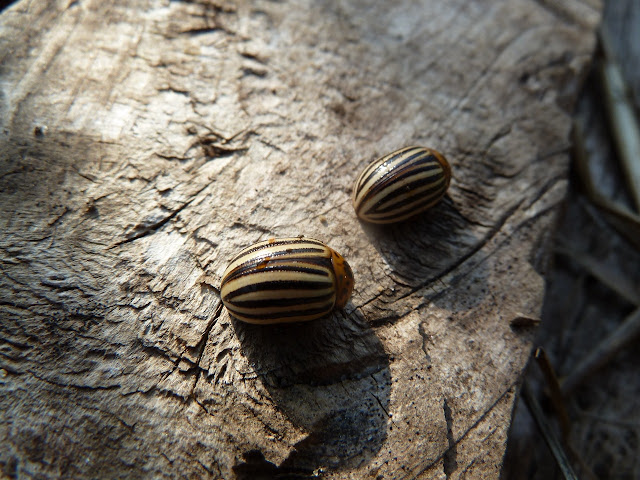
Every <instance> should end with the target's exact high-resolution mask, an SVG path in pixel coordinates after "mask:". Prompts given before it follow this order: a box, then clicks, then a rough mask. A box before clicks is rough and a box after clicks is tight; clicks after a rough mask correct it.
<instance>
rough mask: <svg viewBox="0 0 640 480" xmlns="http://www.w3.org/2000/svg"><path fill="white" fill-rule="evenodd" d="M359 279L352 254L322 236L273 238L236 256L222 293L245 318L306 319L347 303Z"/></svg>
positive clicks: (240, 317)
mask: <svg viewBox="0 0 640 480" xmlns="http://www.w3.org/2000/svg"><path fill="white" fill-rule="evenodd" d="M353 284H354V280H353V272H352V271H351V267H349V264H348V263H347V262H346V260H345V259H344V258H343V257H342V255H340V254H339V253H338V252H336V251H335V250H333V249H332V248H329V247H327V246H326V245H325V244H324V243H322V242H320V241H319V240H314V239H311V238H303V237H294V238H280V239H275V238H272V239H269V240H266V241H263V242H259V243H256V244H255V245H252V246H250V247H248V248H245V249H244V250H242V251H241V252H240V253H239V254H238V255H237V256H236V257H235V258H233V260H231V263H230V264H229V266H228V267H227V269H226V270H225V272H224V274H223V275H222V283H221V286H220V296H221V297H222V303H224V305H225V307H227V310H229V313H230V314H231V315H232V316H233V317H234V318H237V319H238V320H241V321H243V322H247V323H257V324H271V323H285V322H302V321H307V320H314V319H316V318H320V317H324V316H326V315H328V314H329V313H330V312H331V311H332V310H333V309H334V308H336V307H337V308H343V307H344V306H345V305H346V303H347V300H349V297H350V296H351V292H352V291H353Z"/></svg>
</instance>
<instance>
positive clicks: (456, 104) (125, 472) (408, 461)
mask: <svg viewBox="0 0 640 480" xmlns="http://www.w3.org/2000/svg"><path fill="white" fill-rule="evenodd" d="M554 3H558V5H561V7H557V6H553V7H552V6H550V5H551V2H545V1H538V2H531V1H525V0H516V1H513V2H509V3H508V4H507V3H506V2H499V1H494V0H477V1H474V2H468V1H466V0H455V1H451V2H446V3H445V2H435V1H429V0H424V1H420V2H418V1H408V0H407V1H402V2H394V3H393V5H390V4H386V3H382V2H381V3H377V4H372V3H370V2H364V1H358V0H355V1H351V2H275V1H257V2H237V3H228V4H227V3H217V2H211V1H207V0H200V1H195V2H187V1H170V2H167V1H143V0H135V1H127V2H125V1H117V2H108V3H107V2H98V1H96V0H87V1H83V0H80V1H66V0H65V1H63V0H60V1H56V2H45V1H38V0H33V1H26V0H25V1H20V2H17V3H15V4H14V5H12V6H11V7H9V8H8V9H7V10H5V11H4V12H3V13H2V15H1V16H0V55H1V56H2V58H1V61H0V64H1V65H2V67H0V68H1V70H0V72H1V75H2V83H1V86H2V97H1V100H2V102H1V103H0V108H1V109H2V115H1V122H2V131H1V135H2V144H1V145H0V149H1V150H0V152H1V153H0V155H1V158H2V161H1V163H0V190H1V191H2V195H1V196H0V209H1V212H2V213H1V215H0V222H1V223H0V231H1V232H2V234H1V236H0V252H1V254H2V267H1V268H2V275H1V276H0V299H1V302H0V312H1V313H0V315H1V318H2V322H1V323H0V328H1V329H2V334H1V335H0V338H1V340H0V342H1V343H0V345H1V350H0V353H1V355H0V362H1V368H2V370H0V373H1V374H2V375H1V379H2V382H1V383H0V385H1V387H2V393H3V395H0V410H1V411H3V412H5V413H3V417H2V418H3V421H2V422H0V438H2V441H3V444H4V445H5V448H3V449H2V451H1V452H0V462H2V468H3V473H4V475H6V476H8V477H23V476H24V477H28V476H41V477H42V478H49V477H60V476H62V477H73V478H91V477H103V478H105V477H109V478H116V477H126V478H132V477H154V478H156V477H157V478H159V477H189V478H191V477H194V478H202V477H204V478H206V477H209V478H234V477H237V478H271V477H272V476H273V475H274V474H276V473H284V472H288V473H295V474H298V475H306V476H308V477H316V476H322V477H323V478H353V479H360V478H372V479H374V478H375V479H382V478H384V479H389V478H436V477H437V478H443V477H446V478H463V477H464V478H491V477H497V476H498V474H499V471H500V465H501V461H502V456H503V453H504V446H505V441H506V434H507V431H508V427H509V422H510V416H511V409H512V406H513V401H514V396H515V391H516V386H517V384H518V380H519V377H520V374H521V372H522V369H523V367H524V365H525V362H526V360H527V356H528V353H529V351H530V348H531V341H532V338H533V334H534V331H533V329H528V328H512V327H511V326H510V320H511V319H513V318H515V317H519V316H522V315H525V316H533V317H536V316H538V315H539V310H540V306H541V302H542V296H543V289H544V284H543V277H542V276H541V274H543V273H544V268H545V262H546V259H547V253H548V240H549V237H550V235H551V234H552V228H553V225H554V222H555V218H556V214H557V211H558V206H559V204H560V203H561V202H562V200H563V198H564V195H565V189H566V172H567V162H568V154H567V151H568V141H567V138H568V132H569V127H570V117H569V112H570V109H571V107H572V105H573V103H574V100H575V95H576V87H577V86H578V85H579V83H580V81H581V77H582V75H583V73H584V72H585V68H586V66H587V65H588V62H589V59H590V55H591V51H592V48H593V44H594V41H593V40H594V38H593V29H594V27H595V25H596V24H597V22H598V20H599V15H600V12H599V5H597V4H596V5H591V3H593V2H586V1H579V0H567V1H564V2H554ZM407 144H418V145H426V146H431V147H433V148H436V149H438V150H440V151H442V152H443V154H445V155H446V156H447V158H448V159H449V161H450V163H451V166H452V169H453V172H454V178H453V181H452V185H451V187H450V190H449V193H448V196H447V198H446V199H445V200H444V201H443V202H441V203H440V204H439V205H438V206H437V207H436V208H434V209H433V210H431V211H430V212H429V213H427V214H425V215H423V216H421V217H419V218H418V219H416V220H415V221H411V222H407V223H404V224H402V225H400V226H396V227H392V228H381V227H372V226H368V225H364V224H361V223H360V222H359V221H358V220H357V219H356V216H355V214H354V212H353V210H352V207H351V202H350V195H351V188H352V183H353V181H354V180H355V178H356V177H357V173H358V172H359V170H360V169H361V168H363V167H364V166H365V165H366V164H367V163H368V162H370V161H371V160H372V159H374V158H376V157H377V156H380V155H382V154H385V153H387V152H389V151H392V150H394V149H396V148H400V147H402V146H404V145H407ZM296 235H308V236H312V237H315V238H318V239H320V240H322V241H324V242H325V243H327V244H328V245H329V246H331V247H332V248H334V249H336V250H337V251H339V252H340V253H342V254H343V255H344V256H345V258H346V259H347V260H348V262H349V263H350V265H351V267H352V268H353V270H354V274H355V276H356V286H355V291H354V296H353V299H352V302H351V303H350V304H348V306H347V308H346V309H345V312H344V313H337V314H335V315H334V316H333V317H331V318H329V319H327V320H325V321H318V322H311V323H309V324H307V325H291V326H278V327H274V328H269V329H265V328H261V327H259V326H250V325H241V324H239V323H237V322H234V321H231V320H230V318H229V316H228V314H227V312H226V311H225V310H224V309H223V308H222V307H221V303H220V298H219V292H218V288H219V281H220V275H221V274H222V272H223V271H224V268H225V267H226V265H227V262H228V260H229V259H230V258H231V257H232V256H233V255H234V254H235V253H237V252H238V251H239V250H240V249H241V248H243V247H245V246H247V245H249V244H251V243H254V242H257V241H259V240H263V239H266V238H268V237H270V236H296Z"/></svg>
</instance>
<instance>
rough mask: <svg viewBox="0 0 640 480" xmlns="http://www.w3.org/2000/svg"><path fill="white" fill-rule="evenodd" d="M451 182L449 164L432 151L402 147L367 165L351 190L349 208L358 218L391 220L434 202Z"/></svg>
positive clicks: (406, 215) (419, 210)
mask: <svg viewBox="0 0 640 480" xmlns="http://www.w3.org/2000/svg"><path fill="white" fill-rule="evenodd" d="M450 181H451V167H450V166H449V162H447V159H446V158H445V157H444V156H443V155H442V154H440V153H439V152H437V151H436V150H433V149H429V148H425V147H405V148H401V149H400V150H396V151H395V152H391V153H389V154H388V155H385V156H383V157H381V158H379V159H377V160H375V161H374V162H372V163H371V164H369V165H368V166H367V167H366V168H365V169H364V171H363V172H362V173H361V174H360V176H359V177H358V180H357V181H356V183H355V187H354V189H353V207H354V208H355V210H356V214H357V215H358V217H359V218H361V219H362V220H365V221H367V222H372V223H393V222H400V221H403V220H406V219H408V218H410V217H412V216H414V215H417V214H419V213H421V212H423V211H425V210H427V209H428V208H431V207H432V206H433V205H435V204H436V203H437V202H438V201H440V199H441V198H442V197H443V196H444V194H445V193H446V191H447V188H448V187H449V183H450Z"/></svg>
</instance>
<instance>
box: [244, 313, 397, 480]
mask: <svg viewBox="0 0 640 480" xmlns="http://www.w3.org/2000/svg"><path fill="white" fill-rule="evenodd" d="M232 323H233V328H234V329H235V332H236V335H237V338H238V339H239V341H240V345H241V351H242V353H243V355H245V357H246V358H247V360H248V361H249V363H250V365H251V366H252V368H253V370H254V372H255V373H256V375H257V376H258V378H259V379H260V380H261V381H262V383H263V385H264V386H265V388H266V389H267V390H268V392H269V394H270V396H271V398H272V400H273V402H274V404H275V405H276V406H277V408H278V409H279V410H280V411H282V412H283V413H284V414H285V415H286V416H287V418H288V419H289V420H290V421H291V422H292V423H293V424H294V425H295V426H296V427H298V428H300V429H302V430H303V431H304V432H306V433H307V436H306V437H305V438H304V439H303V440H301V441H300V442H298V443H297V444H296V445H295V448H294V449H293V450H292V453H291V454H290V455H289V456H288V457H287V458H286V459H285V460H284V461H283V462H282V463H281V464H280V465H279V466H275V465H273V464H271V463H270V462H266V461H265V460H264V457H262V458H257V457H256V455H255V452H254V451H251V452H245V453H246V455H245V463H242V464H239V465H236V466H235V467H234V471H235V473H236V475H237V476H238V478H241V479H242V478H247V479H248V478H259V477H260V474H266V473H268V472H269V471H271V470H273V469H274V468H275V469H277V470H275V471H277V472H278V473H281V474H309V473H311V472H313V471H314V470H317V469H318V468H320V467H322V468H325V469H326V468H328V469H331V470H344V469H352V468H356V467H358V466H360V465H363V464H365V463H367V462H368V461H369V460H371V459H372V458H373V457H374V456H375V454H376V453H377V452H378V451H379V450H380V448H381V446H382V444H383V443H384V441H385V439H386V437H387V424H388V422H389V416H388V405H389V398H390V388H391V374H390V370H389V359H388V358H387V354H386V353H385V351H384V348H383V346H382V344H381V343H380V340H379V339H378V337H377V336H376V335H375V333H374V332H373V330H372V329H371V328H369V326H368V325H367V322H366V321H365V320H364V319H363V318H361V317H358V316H357V314H351V315H349V316H347V315H345V314H344V313H342V312H334V313H333V314H332V315H331V316H329V317H326V318H324V319H319V320H314V321H311V322H304V323H293V324H281V325H266V326H264V325H250V324H246V323H242V322H240V321H237V320H233V321H232ZM258 453H260V452H258ZM258 457H259V456H258Z"/></svg>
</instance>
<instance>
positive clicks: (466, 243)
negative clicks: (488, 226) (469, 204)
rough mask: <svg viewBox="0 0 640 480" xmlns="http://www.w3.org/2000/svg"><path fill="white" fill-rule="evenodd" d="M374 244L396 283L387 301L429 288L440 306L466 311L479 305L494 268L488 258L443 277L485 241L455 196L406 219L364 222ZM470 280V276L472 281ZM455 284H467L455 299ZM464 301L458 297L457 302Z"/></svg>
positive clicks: (366, 232) (363, 225)
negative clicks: (488, 264) (488, 267)
mask: <svg viewBox="0 0 640 480" xmlns="http://www.w3.org/2000/svg"><path fill="white" fill-rule="evenodd" d="M360 225H361V227H362V230H363V231H364V233H365V235H366V236H367V237H368V239H369V241H370V243H371V245H373V247H374V248H375V249H376V250H377V251H378V253H379V254H380V256H381V257H382V259H384V261H385V262H386V264H387V265H388V267H389V268H390V272H389V273H388V276H389V277H390V278H391V279H392V280H393V281H394V284H395V285H394V287H393V288H392V290H393V291H392V292H391V293H390V294H389V295H386V297H389V298H386V299H385V301H387V302H393V301H394V300H395V298H397V297H404V296H406V295H408V294H410V293H411V292H414V291H416V290H419V289H423V288H425V287H429V286H432V287H431V288H426V289H425V297H426V298H428V300H429V301H432V302H434V303H435V304H436V305H438V306H439V307H441V308H445V309H447V310H450V311H464V310H469V309H472V308H473V307H474V306H476V305H477V304H479V303H480V302H481V301H482V299H483V298H484V296H485V295H486V293H487V289H486V285H484V282H483V279H484V280H486V278H487V275H488V274H489V272H487V271H486V266H485V265H484V263H483V262H479V263H478V264H476V265H471V266H470V267H469V269H468V270H465V271H462V272H461V273H460V274H459V275H454V276H453V277H450V278H448V279H447V281H446V283H445V281H444V280H443V278H444V277H446V276H447V275H448V274H449V273H451V272H453V271H455V270H456V269H457V268H458V267H460V266H461V265H462V264H464V263H465V262H466V261H467V260H468V259H469V258H470V257H472V256H473V255H474V254H475V253H476V252H477V251H478V250H479V248H480V247H481V246H482V240H481V239H479V238H478V237H477V236H476V235H474V234H473V233H472V232H471V229H470V228H469V221H468V220H467V219H465V218H464V217H463V216H462V215H461V214H460V213H459V211H458V210H457V209H456V208H455V205H454V204H453V202H452V201H451V199H450V197H448V196H445V198H444V199H443V200H442V201H441V202H440V203H438V204H437V205H436V206H434V207H433V208H431V209H429V210H427V211H426V212H423V213H421V214H419V215H418V216H416V217H414V218H410V219H408V220H405V221H403V222H401V223H397V224H387V225H376V224H371V223H367V222H364V221H362V220H361V221H360ZM469 280H471V281H469ZM451 288H456V289H458V288H463V289H464V290H465V291H464V294H462V295H460V296H458V297H457V298H451V295H447V292H448V291H449V290H450V289H451ZM458 300H459V301H458Z"/></svg>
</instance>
